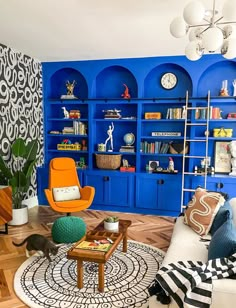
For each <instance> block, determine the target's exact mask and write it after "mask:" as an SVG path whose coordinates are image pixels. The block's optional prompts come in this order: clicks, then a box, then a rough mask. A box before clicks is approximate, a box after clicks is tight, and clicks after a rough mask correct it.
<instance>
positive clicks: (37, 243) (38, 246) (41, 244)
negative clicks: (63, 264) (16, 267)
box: [12, 234, 58, 262]
mask: <svg viewBox="0 0 236 308" xmlns="http://www.w3.org/2000/svg"><path fill="white" fill-rule="evenodd" d="M25 243H27V244H26V256H27V258H29V257H30V255H29V251H31V250H37V251H42V252H43V253H44V256H45V257H47V259H48V260H49V262H51V261H52V260H51V258H50V255H49V254H50V253H51V254H53V255H54V256H55V255H56V254H57V252H58V247H57V246H56V245H55V244H54V243H53V242H51V241H50V240H49V239H47V238H46V237H45V236H43V235H41V234H32V235H30V236H28V237H27V238H25V239H24V240H23V242H21V243H19V244H16V243H14V242H12V244H13V245H15V246H17V247H19V246H22V245H24V244H25Z"/></svg>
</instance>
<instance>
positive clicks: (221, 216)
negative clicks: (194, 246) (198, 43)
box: [209, 201, 233, 235]
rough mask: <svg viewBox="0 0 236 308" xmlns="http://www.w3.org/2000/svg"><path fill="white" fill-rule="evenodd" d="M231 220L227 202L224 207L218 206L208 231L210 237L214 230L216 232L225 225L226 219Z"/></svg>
mask: <svg viewBox="0 0 236 308" xmlns="http://www.w3.org/2000/svg"><path fill="white" fill-rule="evenodd" d="M232 218H233V210H232V207H231V205H230V204H229V201H226V202H225V203H224V205H222V206H220V208H219V211H218V213H217V214H216V216H215V218H214V221H213V224H212V226H211V229H210V231H209V232H210V233H211V235H213V234H214V233H215V232H216V230H218V229H219V228H220V227H221V226H222V225H223V223H225V222H226V221H227V220H228V219H232Z"/></svg>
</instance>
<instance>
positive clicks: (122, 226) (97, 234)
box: [67, 219, 131, 292]
mask: <svg viewBox="0 0 236 308" xmlns="http://www.w3.org/2000/svg"><path fill="white" fill-rule="evenodd" d="M130 225H131V221H130V220H122V219H120V220H119V230H117V231H112V232H111V231H106V230H104V227H103V221H102V222H101V223H100V224H99V225H98V226H97V227H95V228H94V229H93V230H92V231H89V232H87V234H86V235H85V236H84V237H83V238H82V239H81V240H80V241H78V242H76V243H75V244H74V245H73V246H72V247H71V249H70V250H69V251H68V252H67V258H68V259H73V260H76V261H77V286H78V288H79V289H81V288H83V262H84V261H89V262H95V263H98V290H99V291H100V292H104V265H105V263H106V261H107V260H108V259H109V258H110V256H111V255H112V254H113V252H114V251H115V250H116V248H117V246H118V245H119V244H120V242H121V241H122V240H123V252H127V229H128V227H129V226H130ZM106 238H109V239H111V240H112V241H113V243H112V246H111V248H110V249H109V250H108V251H98V250H89V249H80V248H76V246H78V244H79V243H81V242H82V241H91V242H92V241H94V240H101V239H106Z"/></svg>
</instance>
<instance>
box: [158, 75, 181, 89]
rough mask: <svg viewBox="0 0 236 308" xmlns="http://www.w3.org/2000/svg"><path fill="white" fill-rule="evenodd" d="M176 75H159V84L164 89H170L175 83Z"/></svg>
mask: <svg viewBox="0 0 236 308" xmlns="http://www.w3.org/2000/svg"><path fill="white" fill-rule="evenodd" d="M177 81H178V79H177V76H176V75H175V74H174V73H169V72H168V73H165V74H163V75H162V76H161V86H162V87H163V88H164V89H166V90H171V89H173V88H174V87H175V86H176V85H177Z"/></svg>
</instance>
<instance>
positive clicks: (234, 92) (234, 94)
mask: <svg viewBox="0 0 236 308" xmlns="http://www.w3.org/2000/svg"><path fill="white" fill-rule="evenodd" d="M232 85H233V87H234V91H233V96H236V79H234V81H233V82H232Z"/></svg>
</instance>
